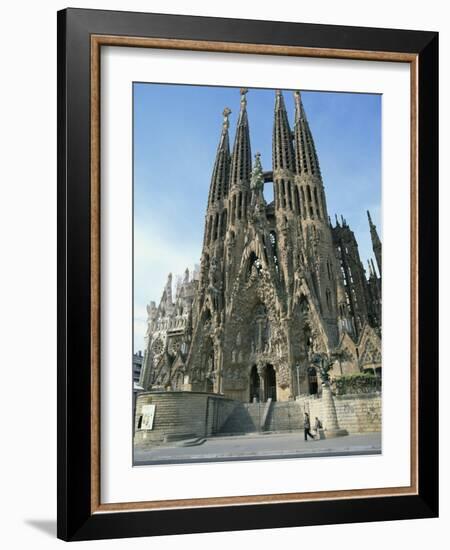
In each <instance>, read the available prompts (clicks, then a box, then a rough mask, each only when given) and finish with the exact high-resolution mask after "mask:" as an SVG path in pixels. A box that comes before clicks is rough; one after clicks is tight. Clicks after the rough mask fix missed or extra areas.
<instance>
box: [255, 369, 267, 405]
mask: <svg viewBox="0 0 450 550" xmlns="http://www.w3.org/2000/svg"><path fill="white" fill-rule="evenodd" d="M257 369H258V376H259V402H260V403H261V402H262V401H265V396H266V388H265V380H264V378H265V374H266V365H262V364H259V365H258V366H257Z"/></svg>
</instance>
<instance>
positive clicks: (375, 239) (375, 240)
mask: <svg viewBox="0 0 450 550" xmlns="http://www.w3.org/2000/svg"><path fill="white" fill-rule="evenodd" d="M367 217H368V219H369V227H370V237H371V238H372V248H373V253H374V254H375V259H376V261H377V267H378V272H379V274H380V277H381V241H380V237H379V236H378V231H377V228H376V226H375V224H374V223H373V222H372V218H371V216H370V212H369V211H368V210H367Z"/></svg>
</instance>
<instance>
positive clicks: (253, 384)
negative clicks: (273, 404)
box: [249, 365, 260, 403]
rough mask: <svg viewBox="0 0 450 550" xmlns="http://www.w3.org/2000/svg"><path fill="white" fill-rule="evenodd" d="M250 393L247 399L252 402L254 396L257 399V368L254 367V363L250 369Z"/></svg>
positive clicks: (258, 388)
mask: <svg viewBox="0 0 450 550" xmlns="http://www.w3.org/2000/svg"><path fill="white" fill-rule="evenodd" d="M249 385H250V394H249V401H250V403H253V401H254V399H255V398H256V400H257V401H259V390H260V387H259V374H258V369H257V368H256V365H253V367H252V368H251V371H250V384H249Z"/></svg>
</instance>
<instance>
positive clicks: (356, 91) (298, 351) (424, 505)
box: [58, 9, 438, 540]
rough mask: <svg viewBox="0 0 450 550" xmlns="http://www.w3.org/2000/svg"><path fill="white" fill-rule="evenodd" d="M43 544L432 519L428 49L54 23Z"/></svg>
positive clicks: (433, 183)
mask: <svg viewBox="0 0 450 550" xmlns="http://www.w3.org/2000/svg"><path fill="white" fill-rule="evenodd" d="M58 55H59V58H58V143H59V150H58V180H59V181H58V193H59V195H58V207H59V226H58V239H59V260H58V265H59V289H58V293H59V323H58V327H59V350H58V354H59V367H58V369H59V371H58V377H59V378H58V536H59V537H60V538H63V539H64V540H85V539H96V538H112V537H129V536H148V535H159V534H171V533H172V534H175V533H193V532H205V531H225V530H239V529H257V528H271V527H287V526H300V525H314V524H316V525H319V524H326V523H343V522H361V521H377V520H389V519H406V518H423V517H434V516H436V515H437V513H438V489H437V462H438V455H437V444H438V441H437V437H438V436H437V433H438V419H437V410H438V403H437V381H438V373H437V304H438V302H437V193H438V192H437V188H438V187H437V165H438V164H437V139H438V132H437V128H438V125H437V113H438V106H437V101H438V97H437V93H438V92H437V78H438V69H437V67H438V64H437V63H438V61H437V60H438V36H437V33H433V32H422V31H400V30H389V29H370V28H353V27H338V26H325V25H311V24H300V23H279V22H269V21H250V20H232V19H216V18H203V17H188V16H171V15H156V14H145V13H128V12H107V11H97V10H79V9H68V10H64V11H62V12H59V14H58Z"/></svg>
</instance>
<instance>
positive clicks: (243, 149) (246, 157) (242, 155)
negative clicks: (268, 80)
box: [230, 88, 252, 188]
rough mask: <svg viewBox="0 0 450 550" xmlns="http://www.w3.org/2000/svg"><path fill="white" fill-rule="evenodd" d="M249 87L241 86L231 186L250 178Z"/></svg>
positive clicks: (232, 158)
mask: <svg viewBox="0 0 450 550" xmlns="http://www.w3.org/2000/svg"><path fill="white" fill-rule="evenodd" d="M247 92H248V90H247V88H241V90H240V94H241V106H240V112H239V120H238V123H237V128H236V136H235V138H234V147H233V155H232V157H231V180H230V187H231V188H232V187H233V186H235V185H238V184H245V183H247V184H248V182H249V180H250V174H251V169H252V159H251V150H250V132H249V127H248V117H247Z"/></svg>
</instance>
